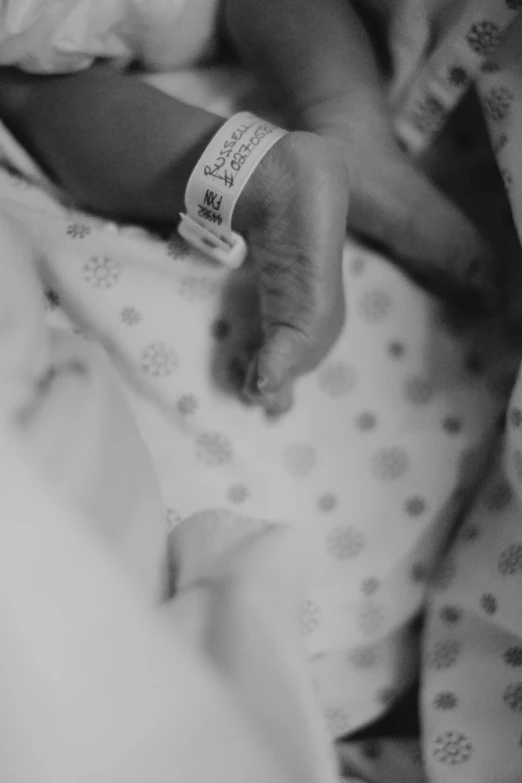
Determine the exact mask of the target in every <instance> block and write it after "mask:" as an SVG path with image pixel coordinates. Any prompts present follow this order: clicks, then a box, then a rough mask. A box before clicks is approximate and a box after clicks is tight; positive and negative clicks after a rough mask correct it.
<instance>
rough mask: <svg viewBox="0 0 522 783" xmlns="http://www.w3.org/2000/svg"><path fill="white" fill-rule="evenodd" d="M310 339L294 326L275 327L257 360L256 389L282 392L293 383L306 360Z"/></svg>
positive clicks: (272, 326) (265, 340) (262, 391)
mask: <svg viewBox="0 0 522 783" xmlns="http://www.w3.org/2000/svg"><path fill="white" fill-rule="evenodd" d="M306 347H307V340H306V337H305V336H304V335H303V334H302V332H300V331H299V329H298V328H296V327H294V326H292V325H291V324H271V325H270V327H269V329H268V330H267V333H266V335H265V338H264V340H263V344H262V346H261V348H260V349H259V352H258V354H257V356H256V357H255V360H254V361H255V366H256V370H255V376H256V377H255V387H256V390H257V392H258V393H259V394H261V395H266V394H273V393H275V392H278V391H279V390H280V389H281V388H282V387H283V386H284V385H285V384H286V383H287V382H288V381H290V380H292V378H293V377H294V375H295V374H296V371H297V368H298V367H299V366H300V365H301V364H303V362H304V360H305V357H306Z"/></svg>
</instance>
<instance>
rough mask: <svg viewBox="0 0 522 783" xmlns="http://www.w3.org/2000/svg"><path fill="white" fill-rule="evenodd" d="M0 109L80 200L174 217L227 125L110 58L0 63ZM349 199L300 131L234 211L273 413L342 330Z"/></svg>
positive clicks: (256, 375) (256, 384) (336, 165)
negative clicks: (52, 69) (251, 274)
mask: <svg viewBox="0 0 522 783" xmlns="http://www.w3.org/2000/svg"><path fill="white" fill-rule="evenodd" d="M0 118H1V119H2V120H3V121H4V122H5V123H6V125H7V126H8V127H9V128H10V129H11V131H12V132H13V133H14V135H15V136H16V137H17V138H18V139H19V140H20V141H21V142H22V144H23V145H24V146H25V147H26V148H27V149H28V151H29V152H30V153H32V155H33V156H34V158H35V159H36V160H37V161H38V162H39V163H40V165H41V166H43V168H44V169H45V170H46V171H47V172H48V173H49V175H50V176H51V178H52V179H53V180H54V181H56V182H57V183H58V184H59V185H61V187H62V188H63V189H64V190H65V191H66V192H67V193H68V194H69V195H70V196H72V198H73V199H74V200H75V201H76V203H77V204H79V205H80V206H83V207H85V208H87V209H91V210H93V211H96V212H101V213H103V214H105V215H107V216H109V217H111V218H113V219H118V218H120V219H128V220H133V221H143V222H150V223H156V224H165V225H166V226H169V225H170V226H172V227H174V225H175V222H176V221H177V215H178V213H179V211H180V210H182V209H183V202H184V191H185V187H186V184H187V181H188V178H189V175H190V173H191V171H192V168H193V167H194V165H195V163H196V161H197V160H198V158H199V156H200V155H201V153H202V151H203V148H204V147H205V145H206V143H207V142H208V141H209V139H210V138H211V137H212V135H213V134H214V132H215V131H216V130H217V128H218V127H219V126H220V125H221V124H222V123H223V120H222V118H220V117H216V116H214V115H212V114H209V113H208V112H205V111H202V110H200V109H196V108H193V107H190V106H187V105H186V104H183V103H181V102H179V101H177V100H175V99H173V98H171V97H169V96H166V95H164V94H163V93H161V92H159V91H158V90H156V89H155V88H153V87H151V86H149V85H147V84H145V83H143V82H142V81H140V80H138V79H137V78H135V77H133V76H130V75H125V74H122V73H118V72H117V71H115V70H114V69H112V68H111V67H108V66H95V67H93V68H91V69H89V70H88V71H84V72H82V73H77V74H72V75H67V76H34V75H30V74H23V73H20V72H18V71H16V70H14V69H3V70H1V69H0ZM347 198H348V186H347V175H346V169H345V166H344V164H343V161H342V159H341V158H340V156H339V155H338V152H337V151H336V149H335V147H334V146H333V145H330V144H328V143H327V142H326V141H324V140H323V139H321V138H320V137H319V136H317V135H315V134H311V133H306V132H296V133H289V134H288V135H286V136H285V137H283V138H282V139H280V140H279V141H278V142H277V143H276V144H275V145H274V146H273V147H272V149H271V150H270V151H269V152H268V153H267V155H266V156H265V158H263V160H262V161H261V163H260V165H259V166H258V167H257V169H256V170H255V171H254V173H253V175H252V177H251V179H250V180H249V182H248V183H247V185H246V187H245V189H244V191H243V192H242V194H241V196H240V198H239V201H238V204H237V207H236V209H235V211H234V216H233V228H234V229H235V230H237V231H239V232H240V233H242V234H244V235H245V236H246V238H247V241H248V243H249V247H250V252H251V256H252V258H253V261H254V263H255V265H256V267H257V271H258V277H259V295H260V305H261V314H262V324H261V326H262V331H263V337H264V340H263V343H262V345H261V347H260V349H259V350H258V352H257V354H256V355H255V356H253V357H252V360H251V365H250V370H249V373H248V386H249V392H250V393H251V394H253V395H254V397H255V398H256V399H258V400H259V401H260V402H262V404H263V405H264V407H265V408H266V409H267V410H269V411H270V412H274V413H280V412H282V410H283V409H284V408H285V407H288V405H289V404H290V401H291V385H292V380H293V378H294V377H295V376H296V375H297V374H298V373H300V372H303V371H306V370H308V369H310V368H311V367H312V366H314V365H315V364H316V363H317V361H318V360H319V359H320V358H321V357H322V356H323V355H324V354H325V353H326V351H327V350H328V348H329V347H330V346H331V344H332V343H333V341H334V339H335V337H336V336H337V334H338V332H339V329H340V328H341V325H342V320H343V315H344V313H343V287H342V251H343V245H344V234H345V224H346V212H347ZM261 388H262V390H263V393H262V394H260V395H258V394H257V392H258V391H260V390H261Z"/></svg>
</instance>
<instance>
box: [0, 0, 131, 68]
mask: <svg viewBox="0 0 522 783" xmlns="http://www.w3.org/2000/svg"><path fill="white" fill-rule="evenodd" d="M128 6H129V3H128V0H0V65H16V66H18V67H20V68H23V69H24V70H26V71H31V72H35V73H66V72H69V71H78V70H81V69H83V68H87V67H89V65H91V63H92V62H93V60H95V59H97V58H99V57H104V58H109V59H113V60H116V61H119V62H122V63H126V62H128V61H129V60H130V59H132V56H133V52H132V44H131V42H130V41H131V40H132V37H131V36H130V34H129V31H128V30H127V27H128V25H127V18H128Z"/></svg>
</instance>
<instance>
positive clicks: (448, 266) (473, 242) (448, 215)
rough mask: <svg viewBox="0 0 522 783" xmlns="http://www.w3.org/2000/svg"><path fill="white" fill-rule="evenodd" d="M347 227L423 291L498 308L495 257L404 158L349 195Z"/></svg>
mask: <svg viewBox="0 0 522 783" xmlns="http://www.w3.org/2000/svg"><path fill="white" fill-rule="evenodd" d="M348 223H349V226H350V227H351V228H352V229H354V230H355V231H357V232H358V233H360V234H361V235H363V236H366V237H367V238H369V239H370V240H374V241H376V242H377V243H380V244H382V245H383V246H384V247H385V248H386V250H387V251H388V252H391V253H392V255H393V260H394V261H395V263H397V265H399V266H400V267H401V268H403V269H404V270H405V271H406V272H407V273H408V274H409V275H411V276H412V277H413V278H415V279H416V280H418V281H419V283H421V284H422V285H424V286H425V287H427V288H429V289H430V290H432V291H433V292H434V293H437V294H439V295H441V296H444V297H445V298H447V299H449V300H453V301H455V302H458V303H465V304H469V305H470V306H472V307H475V308H477V309H488V310H490V309H495V308H496V307H499V306H500V304H501V302H502V293H501V282H500V279H499V270H498V268H497V265H496V264H495V258H494V255H493V253H492V251H491V249H490V248H489V246H488V245H487V243H486V242H485V240H484V239H483V238H482V237H481V236H480V234H479V233H478V231H477V230H476V229H475V227H474V226H473V225H472V223H471V221H470V220H468V219H467V218H466V217H465V216H464V215H463V214H462V213H461V212H460V211H459V210H458V209H457V207H456V206H455V205H453V204H452V203H451V202H450V201H449V199H447V198H446V197H445V196H444V195H443V194H442V193H441V192H440V191H438V190H437V188H436V187H435V186H434V185H432V184H431V183H430V182H429V181H428V180H427V179H426V178H425V177H424V176H423V175H422V174H421V173H420V172H419V171H417V170H416V169H415V168H414V166H413V164H411V163H410V162H409V161H408V160H407V159H406V158H404V159H403V158H399V159H398V160H396V161H394V162H393V163H390V164H389V165H388V164H387V166H386V169H385V171H384V172H383V171H381V172H380V173H379V178H378V179H377V178H375V179H374V180H373V181H372V179H367V180H366V181H361V183H360V186H359V187H357V188H355V189H354V191H353V192H352V202H351V207H350V212H349V215H348Z"/></svg>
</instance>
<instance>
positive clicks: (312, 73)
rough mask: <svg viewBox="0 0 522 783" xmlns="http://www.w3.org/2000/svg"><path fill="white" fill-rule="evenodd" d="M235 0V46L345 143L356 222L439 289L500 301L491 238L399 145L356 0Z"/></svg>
mask: <svg viewBox="0 0 522 783" xmlns="http://www.w3.org/2000/svg"><path fill="white" fill-rule="evenodd" d="M225 2H226V21H227V28H228V30H229V32H230V35H231V36H232V39H233V43H234V45H235V46H236V48H237V49H238V50H239V52H240V54H241V56H242V57H243V58H244V60H245V61H246V62H247V63H249V64H250V65H251V66H253V67H254V68H255V69H257V71H258V73H259V74H260V76H261V77H262V78H263V79H264V80H265V81H266V83H267V84H268V85H270V84H272V85H277V89H278V91H280V92H283V94H284V97H285V98H286V101H287V105H289V106H291V108H292V110H293V116H294V121H295V124H296V126H297V127H301V128H306V129H308V130H312V131H314V132H317V133H320V134H321V135H324V136H326V137H328V138H330V139H333V140H335V141H336V142H337V143H339V144H340V146H341V150H342V155H343V157H344V160H345V162H346V165H347V168H348V172H349V177H350V210H349V214H348V224H349V227H350V228H351V229H353V230H355V231H357V232H358V233H360V234H361V235H363V236H365V237H367V238H369V239H371V240H373V241H376V242H377V243H379V244H381V245H384V246H385V247H386V248H387V250H388V251H389V252H391V253H392V255H393V256H395V259H396V261H397V263H398V264H400V265H401V266H402V267H403V268H404V269H405V270H406V271H407V272H408V273H409V274H411V275H412V276H414V277H415V278H417V279H419V280H420V281H421V282H422V283H424V284H426V285H428V286H429V287H430V288H432V289H433V290H435V291H436V292H439V293H441V294H446V295H449V296H450V297H451V296H453V297H454V298H455V299H456V300H457V301H458V300H460V299H461V298H465V299H467V300H470V301H471V302H472V303H474V304H479V302H480V303H482V302H483V301H484V297H483V296H481V294H482V293H483V292H485V291H488V290H489V292H490V299H491V300H492V302H491V303H492V304H493V303H494V300H495V299H496V298H497V297H496V296H495V294H494V293H493V289H495V288H496V286H495V283H494V278H495V277H496V275H495V271H494V269H493V259H492V258H491V255H490V253H489V251H488V248H487V246H486V243H485V242H484V240H483V238H482V237H480V236H479V234H478V232H477V231H476V230H475V229H474V227H473V226H472V224H471V223H470V222H469V220H467V219H466V218H465V217H464V215H463V214H462V213H460V212H459V211H458V210H457V208H456V207H455V206H454V205H453V204H451V203H450V202H449V201H448V200H447V199H446V198H445V197H444V196H443V195H442V193H440V192H439V191H437V190H436V188H435V187H434V186H433V185H432V184H431V183H430V182H429V181H428V180H427V179H426V178H425V177H424V176H423V175H422V174H421V173H420V172H419V171H418V170H417V169H416V168H415V167H414V165H413V164H412V162H411V161H410V160H409V159H408V158H407V157H406V156H405V155H404V153H403V152H402V151H401V149H400V148H399V145H398V143H397V141H396V139H395V136H394V132H393V128H392V123H391V117H390V110H389V107H388V105H387V102H386V98H385V91H384V81H383V78H382V76H381V74H380V72H379V68H378V64H377V62H376V58H375V56H374V53H373V47H372V45H371V42H370V40H369V38H368V35H367V33H366V30H365V28H364V26H363V24H362V23H361V21H360V19H359V17H358V15H357V13H356V12H355V11H354V9H353V8H352V5H351V3H350V2H349V0H225ZM487 299H488V297H487V296H486V300H487Z"/></svg>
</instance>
